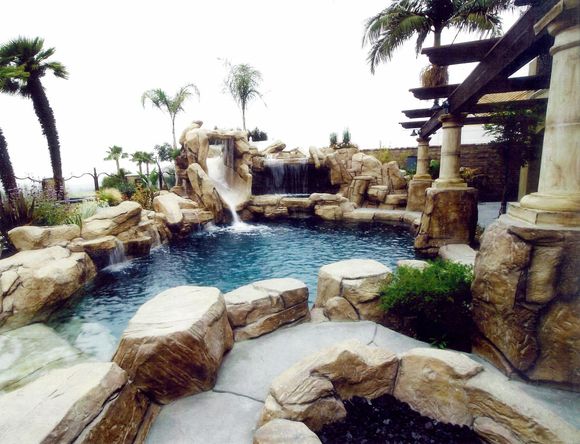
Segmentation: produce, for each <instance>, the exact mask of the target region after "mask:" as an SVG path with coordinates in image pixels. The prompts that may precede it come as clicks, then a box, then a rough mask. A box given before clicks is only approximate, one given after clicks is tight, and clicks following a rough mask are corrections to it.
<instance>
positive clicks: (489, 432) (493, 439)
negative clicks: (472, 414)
mask: <svg viewBox="0 0 580 444" xmlns="http://www.w3.org/2000/svg"><path fill="white" fill-rule="evenodd" d="M473 431H474V432H475V433H477V434H478V435H479V436H481V437H482V438H483V439H485V442H490V443H492V444H524V443H523V442H522V441H520V440H519V439H518V438H516V437H515V436H514V434H513V433H512V432H511V431H510V430H509V429H507V428H505V427H504V426H502V425H500V424H498V423H497V422H495V421H494V420H493V419H490V418H486V417H483V416H480V417H478V418H475V421H473Z"/></svg>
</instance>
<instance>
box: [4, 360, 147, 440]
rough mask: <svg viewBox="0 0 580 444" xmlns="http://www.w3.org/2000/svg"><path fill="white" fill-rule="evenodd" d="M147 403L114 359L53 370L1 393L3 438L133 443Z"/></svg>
mask: <svg viewBox="0 0 580 444" xmlns="http://www.w3.org/2000/svg"><path fill="white" fill-rule="evenodd" d="M148 406H149V401H148V400H147V398H146V397H145V396H143V395H142V394H141V393H139V392H137V391H136V390H135V388H134V387H132V386H131V385H129V384H128V379H127V374H126V373H125V372H124V371H123V370H122V369H120V368H119V367H118V366H117V365H116V364H114V363H112V362H102V363H83V364H77V365H75V366H73V367H69V368H66V369H58V370H52V371H51V372H50V373H47V374H46V375H44V376H42V377H40V378H38V379H37V380H36V381H33V382H31V383H30V384H28V385H25V386H24V387H22V388H20V389H18V390H15V391H13V392H10V393H7V394H5V395H3V396H0V411H2V415H0V442H2V443H3V444H12V443H14V444H20V443H40V442H42V443H72V442H93V443H102V442H115V443H127V444H129V443H132V442H133V440H134V439H135V437H136V436H137V432H138V431H139V427H140V425H141V422H142V420H143V418H144V417H145V415H146V413H147V410H148Z"/></svg>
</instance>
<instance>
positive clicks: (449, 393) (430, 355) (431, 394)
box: [394, 348, 483, 426]
mask: <svg viewBox="0 0 580 444" xmlns="http://www.w3.org/2000/svg"><path fill="white" fill-rule="evenodd" d="M481 371H483V367H482V366H481V365H480V364H478V363H476V362H475V361H473V360H472V359H470V358H468V357H467V356H465V355H462V354H460V353H457V352H451V351H447V350H436V349H429V348H417V349H413V350H410V351H409V352H407V353H405V354H404V355H403V356H401V363H400V366H399V374H398V376H397V385H396V387H395V391H394V396H395V397H396V398H397V399H399V400H401V401H403V402H406V403H407V404H409V405H410V406H411V407H412V408H413V410H416V411H417V412H419V413H421V414H422V415H425V416H428V417H430V418H434V419H436V420H438V421H442V422H447V423H452V424H459V425H468V426H471V424H472V422H473V415H472V413H471V412H470V410H469V406H468V396H467V393H466V391H465V388H464V386H465V382H466V381H467V380H468V379H470V378H472V377H473V376H475V375H476V374H478V373H480V372H481Z"/></svg>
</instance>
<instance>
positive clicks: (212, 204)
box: [186, 163, 224, 222]
mask: <svg viewBox="0 0 580 444" xmlns="http://www.w3.org/2000/svg"><path fill="white" fill-rule="evenodd" d="M186 173H187V178H188V180H189V184H190V186H191V198H192V199H193V200H195V201H196V202H197V203H198V204H199V205H200V206H201V207H203V208H205V209H206V210H208V211H210V212H211V213H212V214H213V216H214V219H215V220H216V221H218V222H219V221H221V220H222V217H223V210H224V208H223V204H222V200H221V198H220V196H219V193H218V192H217V190H216V188H215V186H214V184H213V181H212V180H211V179H210V178H209V176H208V175H207V173H206V172H205V171H204V169H203V168H202V167H201V166H200V165H199V164H197V163H192V164H190V165H189V166H188V167H187V170H186Z"/></svg>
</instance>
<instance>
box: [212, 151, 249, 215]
mask: <svg viewBox="0 0 580 444" xmlns="http://www.w3.org/2000/svg"><path fill="white" fill-rule="evenodd" d="M226 142H228V141H226ZM233 155H234V152H233V141H232V143H231V144H228V143H225V145H224V149H223V153H222V155H221V156H219V157H212V158H209V159H207V170H208V175H209V177H210V178H211V179H212V180H213V182H214V185H215V187H216V189H217V192H218V193H219V195H220V197H221V198H222V200H223V202H224V203H225V204H226V206H227V207H228V209H229V210H230V213H231V215H232V221H233V224H234V225H237V224H241V223H242V220H241V219H240V216H239V215H238V213H237V211H236V206H237V203H238V202H239V201H240V193H239V192H238V191H237V190H235V189H234V187H233V185H231V184H233V183H234V180H233V178H231V177H228V176H230V175H232V174H235V172H234V170H233V169H232V168H229V167H228V166H227V165H228V163H230V164H233Z"/></svg>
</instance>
